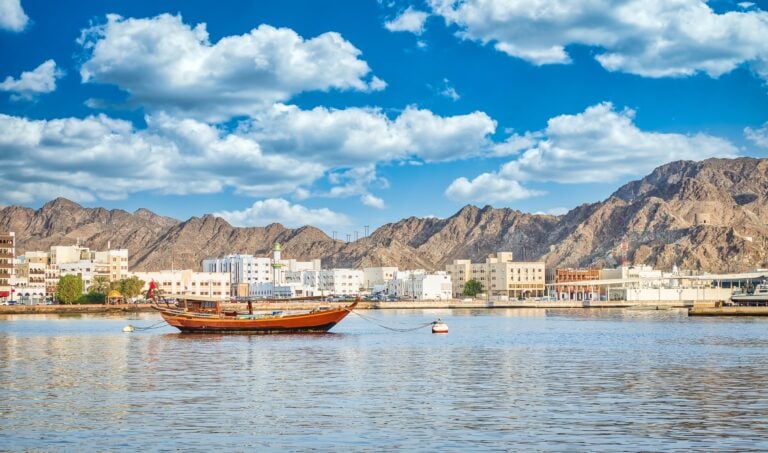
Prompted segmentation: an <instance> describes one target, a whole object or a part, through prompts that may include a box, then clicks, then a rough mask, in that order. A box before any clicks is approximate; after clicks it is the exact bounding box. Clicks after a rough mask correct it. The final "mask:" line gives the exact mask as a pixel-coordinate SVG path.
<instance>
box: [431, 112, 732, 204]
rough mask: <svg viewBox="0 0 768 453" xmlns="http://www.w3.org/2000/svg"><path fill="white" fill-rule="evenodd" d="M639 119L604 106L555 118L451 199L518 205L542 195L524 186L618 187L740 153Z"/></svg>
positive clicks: (462, 183) (462, 181) (463, 182)
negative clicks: (669, 168) (666, 168)
mask: <svg viewBox="0 0 768 453" xmlns="http://www.w3.org/2000/svg"><path fill="white" fill-rule="evenodd" d="M634 116H635V112H634V111H633V110H630V109H624V110H622V111H616V110H615V109H614V108H613V105H612V104H611V103H609V102H604V103H601V104H597V105H594V106H591V107H589V108H587V109H586V110H585V111H584V112H582V113H578V114H575V115H560V116H557V117H554V118H552V119H550V120H549V121H548V123H547V127H546V129H544V130H543V131H540V132H536V133H531V134H528V137H529V139H532V138H533V137H537V138H536V141H535V143H534V144H533V145H532V146H531V147H529V148H528V149H526V150H524V151H522V152H521V153H520V154H519V155H518V157H517V158H516V159H515V160H512V161H510V162H508V163H506V164H504V165H502V166H501V168H500V169H499V171H497V172H492V173H483V174H481V175H480V176H478V177H476V178H475V179H473V180H472V181H469V180H468V179H467V178H459V179H457V180H455V181H454V182H453V183H452V184H451V185H450V186H449V187H448V189H447V190H446V195H447V196H448V197H450V198H452V199H456V200H463V201H480V202H481V201H496V200H499V201H501V200H516V199H520V198H526V197H528V196H534V195H538V194H539V193H537V192H536V191H530V190H528V189H525V188H524V187H522V186H521V185H520V182H527V181H537V182H544V181H552V182H557V183H565V184H568V183H591V182H603V183H605V182H614V181H619V180H622V179H626V178H628V177H633V176H640V175H643V174H645V173H648V172H649V171H651V170H652V169H653V168H654V167H656V166H658V165H661V164H663V163H666V162H669V161H672V160H681V159H687V160H701V159H706V158H709V157H734V156H736V155H737V154H738V151H737V149H736V148H735V147H734V145H733V144H731V143H730V142H728V141H727V140H724V139H721V138H718V137H713V136H710V135H706V134H694V135H684V134H673V133H657V132H645V131H642V130H640V129H639V128H638V127H637V126H636V125H635V124H634ZM504 194H507V195H504ZM504 197H506V198H504Z"/></svg>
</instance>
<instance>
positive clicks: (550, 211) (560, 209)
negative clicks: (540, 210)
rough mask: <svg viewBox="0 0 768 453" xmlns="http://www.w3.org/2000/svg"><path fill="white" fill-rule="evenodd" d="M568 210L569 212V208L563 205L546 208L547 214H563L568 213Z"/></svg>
mask: <svg viewBox="0 0 768 453" xmlns="http://www.w3.org/2000/svg"><path fill="white" fill-rule="evenodd" d="M568 212H570V209H568V208H565V207H557V208H552V209H547V214H550V215H565V214H568Z"/></svg>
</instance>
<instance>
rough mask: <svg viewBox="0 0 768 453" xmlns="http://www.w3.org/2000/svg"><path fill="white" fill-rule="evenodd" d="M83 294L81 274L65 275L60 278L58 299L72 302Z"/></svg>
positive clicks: (66, 302)
mask: <svg viewBox="0 0 768 453" xmlns="http://www.w3.org/2000/svg"><path fill="white" fill-rule="evenodd" d="M82 295H83V279H82V278H80V276H79V275H65V276H63V277H61V278H60V279H59V287H58V289H56V299H58V300H59V302H62V303H65V304H71V303H73V302H75V301H76V300H78V299H79V298H80V296H82Z"/></svg>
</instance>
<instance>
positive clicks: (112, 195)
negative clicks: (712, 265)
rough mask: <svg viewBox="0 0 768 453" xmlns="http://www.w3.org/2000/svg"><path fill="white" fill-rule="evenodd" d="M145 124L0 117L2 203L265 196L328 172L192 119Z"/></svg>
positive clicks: (155, 120) (162, 117)
mask: <svg viewBox="0 0 768 453" xmlns="http://www.w3.org/2000/svg"><path fill="white" fill-rule="evenodd" d="M147 123H148V128H147V129H145V130H140V131H137V130H134V128H133V126H132V125H131V124H130V123H129V122H126V121H121V120H114V119H110V118H108V117H105V116H103V115H101V116H97V117H88V118H85V119H77V118H64V119H55V120H47V121H46V120H42V121H33V120H28V119H24V118H18V117H13V116H8V115H3V114H0V168H3V170H2V178H0V193H2V194H3V195H2V196H1V197H2V198H3V199H4V200H3V201H5V200H8V201H16V200H21V199H26V200H29V199H47V198H50V196H51V193H72V194H74V195H73V198H74V199H76V200H79V201H90V200H93V199H96V198H99V199H120V198H125V197H127V196H128V195H129V194H131V193H135V192H142V191H153V192H156V193H165V194H181V195H183V194H190V193H218V192H220V191H222V190H223V189H224V188H227V187H229V188H232V189H233V190H235V191H236V192H238V193H243V194H248V195H252V196H271V195H275V194H281V193H287V192H290V191H293V190H295V189H296V187H297V186H300V185H302V184H311V183H312V182H313V181H315V180H316V179H318V178H320V177H322V176H323V174H324V172H325V170H326V168H325V167H323V166H322V165H318V164H313V163H309V162H303V161H300V160H295V159H292V158H291V157H289V156H281V155H272V154H268V153H265V152H263V151H262V149H261V148H260V147H259V145H258V143H256V142H254V141H253V140H251V139H249V138H247V137H242V136H240V135H237V134H227V133H225V132H222V131H221V130H219V129H217V128H215V127H213V126H210V125H207V124H204V123H199V122H196V121H194V120H178V119H175V118H172V117H169V116H167V115H157V116H150V117H147ZM41 188H42V189H41ZM53 188H56V189H53ZM11 191H13V192H14V193H16V195H13V199H11V196H10V195H8V194H9V193H10V192H11ZM67 191H69V192H67ZM23 194H26V195H23Z"/></svg>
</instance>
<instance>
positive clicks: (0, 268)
mask: <svg viewBox="0 0 768 453" xmlns="http://www.w3.org/2000/svg"><path fill="white" fill-rule="evenodd" d="M15 259H16V233H14V232H13V231H11V232H6V233H0V300H2V301H4V302H5V301H8V300H12V299H13V297H14V292H15V291H16V289H15V288H14V284H15V279H14V275H15V273H16V269H15V266H14V264H15Z"/></svg>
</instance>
